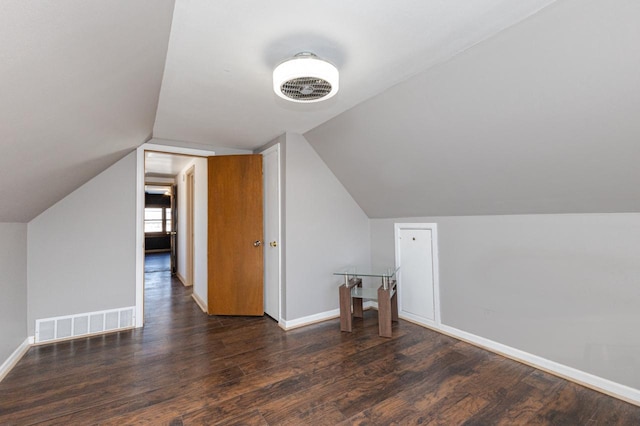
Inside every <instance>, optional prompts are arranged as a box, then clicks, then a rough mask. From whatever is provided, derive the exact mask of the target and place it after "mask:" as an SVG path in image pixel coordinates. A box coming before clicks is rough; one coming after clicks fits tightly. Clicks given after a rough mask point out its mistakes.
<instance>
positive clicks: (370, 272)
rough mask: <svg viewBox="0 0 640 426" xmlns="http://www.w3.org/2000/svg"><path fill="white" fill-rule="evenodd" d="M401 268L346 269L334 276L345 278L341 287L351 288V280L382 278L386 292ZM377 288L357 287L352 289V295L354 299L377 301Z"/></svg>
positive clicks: (335, 273)
mask: <svg viewBox="0 0 640 426" xmlns="http://www.w3.org/2000/svg"><path fill="white" fill-rule="evenodd" d="M398 269H400V268H396V267H393V268H380V269H370V268H369V269H365V268H357V267H352V266H351V267H346V268H343V269H341V270H339V271H337V272H334V273H333V275H340V276H343V277H344V282H343V283H340V285H343V284H344V285H346V286H349V280H350V279H352V278H363V277H371V278H380V279H381V280H382V287H383V288H384V289H385V290H386V289H387V288H389V282H390V281H392V280H393V279H394V278H395V276H396V273H397V272H398ZM377 291H378V289H377V288H367V287H361V286H356V287H354V288H353V289H352V291H351V294H352V295H353V297H360V298H363V299H372V300H375V299H377V294H378V293H377Z"/></svg>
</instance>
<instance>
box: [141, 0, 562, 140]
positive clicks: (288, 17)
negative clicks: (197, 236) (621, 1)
mask: <svg viewBox="0 0 640 426" xmlns="http://www.w3.org/2000/svg"><path fill="white" fill-rule="evenodd" d="M552 1H553V0H518V1H513V0H474V1H466V0H457V1H452V0H396V1H389V0H350V1H344V0H324V1H322V2H318V1H317V0H273V1H263V0H251V1H247V0H245V1H237V0H217V1H210V0H190V1H182V0H178V1H177V2H176V8H175V12H174V17H173V24H172V30H171V37H170V41H169V52H168V55H167V63H166V69H165V74H164V79H163V82H162V90H161V93H160V102H159V104H158V113H157V117H156V122H155V126H154V128H153V133H154V137H157V138H163V139H170V140H183V141H190V142H197V143H207V144H212V145H221V146H231V147H235V148H249V149H253V148H257V147H259V146H261V145H262V144H264V143H266V142H268V141H270V140H272V139H274V138H276V137H277V136H279V135H281V134H282V133H284V132H285V131H290V132H297V133H303V132H306V131H307V130H309V129H312V128H314V127H316V126H317V125H319V124H321V123H323V122H325V121H326V120H328V119H330V118H332V117H334V116H336V115H338V114H340V113H342V112H343V111H345V110H347V109H349V108H351V107H353V106H354V105H356V104H358V103H359V102H362V101H363V100H365V99H368V98H370V97H372V96H374V95H376V94H378V93H380V92H381V91H383V90H385V89H387V88H389V87H391V86H393V85H394V84H397V83H398V82H400V81H403V80H405V79H407V78H408V77H410V76H413V75H415V74H417V73H419V72H421V71H424V70H425V69H427V68H428V67H430V66H432V65H433V64H436V63H439V62H442V61H444V60H446V59H448V58H450V57H452V56H453V55H455V54H456V53H458V52H460V51H463V50H464V49H467V48H469V47H470V46H473V45H474V44H476V43H478V42H480V41H482V40H484V39H487V38H489V37H491V36H493V35H494V34H496V33H497V32H499V31H501V30H503V29H504V28H507V27H509V26H511V25H513V24H515V23H516V22H519V21H521V20H522V19H524V18H526V17H527V16H529V15H531V14H533V13H535V12H536V11H538V10H539V9H541V8H542V7H544V6H546V5H548V4H550V3H551V2H552ZM300 51H311V52H313V53H315V54H317V55H318V56H320V57H322V58H324V59H327V60H329V61H330V62H333V63H334V64H335V65H336V66H337V67H338V69H339V70H340V92H339V93H338V94H337V96H336V97H334V98H332V99H330V100H327V101H325V102H320V103H316V104H308V105H301V104H294V103H291V102H287V101H285V100H282V99H280V98H278V97H277V96H276V95H275V94H274V93H273V90H272V81H271V80H272V72H273V69H274V68H275V66H276V65H277V64H278V63H280V62H281V61H283V60H285V59H287V58H288V57H291V56H293V55H294V54H296V53H298V52H300Z"/></svg>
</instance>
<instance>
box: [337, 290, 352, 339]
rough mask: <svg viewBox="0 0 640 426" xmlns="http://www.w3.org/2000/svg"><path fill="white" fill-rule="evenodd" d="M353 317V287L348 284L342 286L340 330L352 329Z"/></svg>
mask: <svg viewBox="0 0 640 426" xmlns="http://www.w3.org/2000/svg"><path fill="white" fill-rule="evenodd" d="M352 322H353V321H352V318H351V289H350V288H349V287H347V286H346V285H344V284H343V285H341V286H340V330H341V331H349V332H350V331H351V330H352Z"/></svg>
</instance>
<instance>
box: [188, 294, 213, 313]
mask: <svg viewBox="0 0 640 426" xmlns="http://www.w3.org/2000/svg"><path fill="white" fill-rule="evenodd" d="M191 298H192V299H193V300H195V302H196V305H198V307H199V308H200V309H201V310H202V312H204V313H205V314H206V313H208V312H209V308H207V304H206V303H205V301H204V300H202V299H201V298H200V296H198V295H197V294H196V293H191Z"/></svg>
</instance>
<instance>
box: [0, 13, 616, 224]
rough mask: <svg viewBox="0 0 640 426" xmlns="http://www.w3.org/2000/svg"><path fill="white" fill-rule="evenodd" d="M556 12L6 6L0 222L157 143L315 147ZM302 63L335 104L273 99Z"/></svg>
mask: <svg viewBox="0 0 640 426" xmlns="http://www.w3.org/2000/svg"><path fill="white" fill-rule="evenodd" d="M616 1H620V2H623V1H624V0H616ZM564 2H567V3H569V4H574V5H575V4H584V3H587V2H575V1H573V0H565V1H563V3H564ZM551 3H553V0H518V1H513V0H474V1H466V0H457V1H453V0H397V1H393V2H391V1H388V0H350V1H348V2H346V1H343V0H325V1H323V2H321V3H320V2H318V1H312V0H273V1H268V2H265V1H261V0H244V1H233V0H216V1H209V0H177V1H176V4H175V11H174V2H173V0H137V1H135V2H132V1H129V0H95V1H91V2H88V1H85V0H40V1H37V2H30V1H23V0H1V1H0V85H1V86H0V93H1V96H0V124H1V126H0V131H1V132H2V133H1V135H2V138H1V139H0V149H1V152H2V155H1V156H0V197H1V199H2V200H3V202H2V203H0V222H7V221H16V222H26V221H29V220H30V219H32V218H33V217H35V216H36V215H37V214H39V213H40V212H42V211H43V210H44V209H46V208H47V207H49V206H51V205H52V204H53V203H55V202H56V201H58V200H60V199H61V198H62V197H63V196H65V195H66V194H68V193H70V192H71V191H72V190H74V189H75V188H77V187H78V186H80V185H81V184H82V183H84V182H86V181H87V180H88V179H90V178H92V177H93V176H95V175H96V174H98V173H99V172H101V171H102V170H104V169H105V168H107V167H108V166H109V165H111V164H113V163H114V162H115V161H117V160H118V159H119V158H122V157H123V156H124V155H126V154H127V153H128V152H131V151H132V150H133V149H134V148H136V147H137V146H139V145H140V144H142V143H144V142H145V141H147V140H149V139H150V138H151V137H152V136H153V137H154V139H155V138H160V139H165V140H176V141H181V142H182V143H195V144H201V145H207V146H212V147H216V148H217V147H229V148H237V149H254V148H257V147H259V146H261V145H263V144H264V143H266V142H268V141H270V140H272V139H274V138H275V137H277V136H279V135H280V134H282V133H284V132H285V131H289V132H298V133H304V132H306V131H308V130H310V129H313V128H315V127H317V126H318V125H320V124H322V123H325V122H326V121H327V120H329V119H331V118H333V117H337V116H339V115H340V114H342V113H343V112H345V111H347V110H350V109H351V108H353V107H354V106H356V105H358V104H360V103H362V102H363V101H366V100H367V99H370V98H372V97H374V96H376V95H377V94H379V93H381V92H383V91H384V90H385V89H388V88H390V87H392V86H395V85H397V84H398V83H401V82H403V81H407V79H409V78H410V77H412V76H416V75H421V73H423V72H424V71H425V70H427V69H429V68H430V67H432V66H434V65H436V64H442V63H444V62H446V61H449V60H451V58H452V57H454V56H456V55H458V54H460V52H463V51H466V52H470V51H474V50H475V49H476V48H474V49H470V50H467V49H469V48H470V47H471V46H474V45H476V44H478V43H480V44H479V46H482V45H484V44H485V43H492V42H493V40H495V38H496V37H495V36H496V34H499V33H500V32H501V31H503V30H505V29H507V28H509V27H512V26H513V25H515V24H517V23H518V22H520V21H522V20H524V19H525V18H527V17H529V16H531V15H534V14H536V12H538V11H539V10H541V9H543V8H546V7H547V6H548V5H549V4H551ZM577 7H579V6H577ZM585 7H588V6H585ZM547 9H548V8H547ZM563 19H566V20H567V21H568V22H571V16H568V17H566V16H565V17H563ZM525 22H526V21H525ZM516 27H517V26H516ZM541 31H542V33H544V28H543V29H542V30H541ZM487 39H491V40H488V41H485V40H487ZM483 41H484V42H483ZM481 42H483V43H481ZM528 47H529V46H527V47H526V48H528ZM302 50H307V51H312V52H314V53H316V54H318V55H319V56H321V57H323V58H325V59H327V60H329V61H331V62H333V63H334V64H336V65H337V66H338V68H339V69H340V72H341V85H340V86H341V89H340V92H339V93H338V95H337V96H336V97H334V98H332V99H330V100H328V101H326V102H323V103H317V104H312V105H301V104H293V103H288V102H286V101H284V100H282V99H280V98H278V97H277V96H276V95H275V94H274V93H273V92H272V88H271V87H272V84H271V73H272V70H273V68H274V67H275V66H276V65H277V64H278V63H279V62H280V61H282V60H284V59H286V58H287V57H290V56H292V55H294V54H295V53H298V52H299V51H302ZM498 50H499V49H498ZM478 84H482V82H478ZM397 107H398V106H397V105H388V108H389V109H390V110H391V112H393V110H394V109H396V108H397ZM391 115H392V116H393V113H392V114H391ZM391 128H393V125H390V127H389V129H391ZM314 146H316V149H317V150H319V152H321V151H322V150H321V149H320V148H318V146H317V144H315V145H314ZM220 152H222V151H220ZM337 152H341V151H339V150H338V151H337ZM342 152H344V151H342ZM325 157H326V158H325V160H326V161H327V163H328V164H329V166H330V167H331V168H332V169H334V171H336V174H337V175H338V176H339V173H338V172H337V171H338V169H339V166H338V165H337V163H332V162H331V160H330V156H325ZM347 185H348V182H347ZM348 188H349V185H348ZM350 190H351V189H350ZM356 199H357V201H358V202H361V204H364V199H362V200H360V199H358V198H356Z"/></svg>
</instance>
